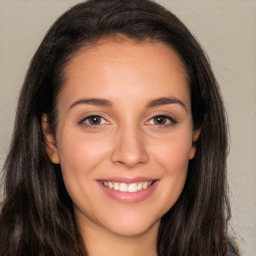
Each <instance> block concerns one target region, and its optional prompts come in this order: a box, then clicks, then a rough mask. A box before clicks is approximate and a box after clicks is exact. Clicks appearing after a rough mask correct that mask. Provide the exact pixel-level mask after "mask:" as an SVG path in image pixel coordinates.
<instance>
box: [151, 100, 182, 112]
mask: <svg viewBox="0 0 256 256" xmlns="http://www.w3.org/2000/svg"><path fill="white" fill-rule="evenodd" d="M168 104H179V105H180V106H182V107H183V108H184V109H185V110H187V108H186V105H185V104H184V102H183V101H181V100H180V99H177V98H175V97H161V98H158V99H155V100H152V101H151V102H149V104H148V107H158V106H162V105H168Z"/></svg>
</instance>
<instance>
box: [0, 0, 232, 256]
mask: <svg viewBox="0 0 256 256" xmlns="http://www.w3.org/2000/svg"><path fill="white" fill-rule="evenodd" d="M226 155H227V129H226V120H225V112H224V107H223V103H222V100H221V97H220V94H219V91H218V86H217V82H216V80H215V78H214V75H213V73H212V71H211V68H210V65H209V63H208V61H207V58H206V57H205V54H204V52H203V50H202V49H201V47H200V46H199V44H198V43H197V42H196V40H195V39H194V38H193V36H192V35H191V33H190V32H189V31H188V30H187V28H186V27H185V26H184V25H183V24H182V23H181V22H180V21H179V20H178V19H177V18H176V17H175V16H174V15H173V14H171V13H170V12H168V11H167V10H165V9H164V8H162V7H161V6H159V5H157V4H155V3H152V2H150V1H147V0H129V1H128V0H125V1H119V0H108V1H105V0H90V1H88V2H85V3H81V4H79V5H77V6H75V7H73V8H72V9H71V10H69V11H67V12H66V13H65V14H64V15H62V16H61V17H60V18H59V19H58V20H57V21H56V23H55V24H54V25H53V27H52V28H51V29H50V30H49V32H48V33H47V35H46V37H45V38H44V40H43V42H42V43H41V45H40V47H39V49H38V51H37V52H36V54H35V56H34V58H33V60H32V62H31V65H30V68H29V71H28V74H27V76H26V79H25V82H24V85H23V88H22V91H21V95H20V100H19V104H18V109H17V117H16V123H15V130H14V136H13V141H12V146H11V150H10V152H9V155H8V158H7V160H6V163H5V166H4V171H5V197H4V201H3V204H2V211H1V216H0V230H1V232H0V252H1V254H3V255H12V256H14V255H61V256H63V255H89V256H92V255H103V256H104V255H110V254H111V255H122V256H125V255H164V256H165V255H182V256H184V255H207V256H208V255H232V254H233V255H235V251H234V249H232V246H231V244H230V242H229V241H228V236H227V221H228V219H229V217H230V209H229V202H228V198H227V194H226Z"/></svg>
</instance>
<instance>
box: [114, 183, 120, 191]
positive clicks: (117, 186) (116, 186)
mask: <svg viewBox="0 0 256 256" xmlns="http://www.w3.org/2000/svg"><path fill="white" fill-rule="evenodd" d="M114 190H119V184H118V183H116V182H115V183H114Z"/></svg>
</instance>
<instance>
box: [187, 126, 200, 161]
mask: <svg viewBox="0 0 256 256" xmlns="http://www.w3.org/2000/svg"><path fill="white" fill-rule="evenodd" d="M200 132H201V129H200V128H199V129H196V130H194V132H193V136H192V147H191V149H190V153H189V159H193V158H194V156H195V154H196V141H197V140H198V138H199V136H200Z"/></svg>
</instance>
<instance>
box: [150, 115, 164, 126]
mask: <svg viewBox="0 0 256 256" xmlns="http://www.w3.org/2000/svg"><path fill="white" fill-rule="evenodd" d="M153 122H154V124H156V125H164V124H166V122H167V117H165V116H155V117H154V118H153Z"/></svg>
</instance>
